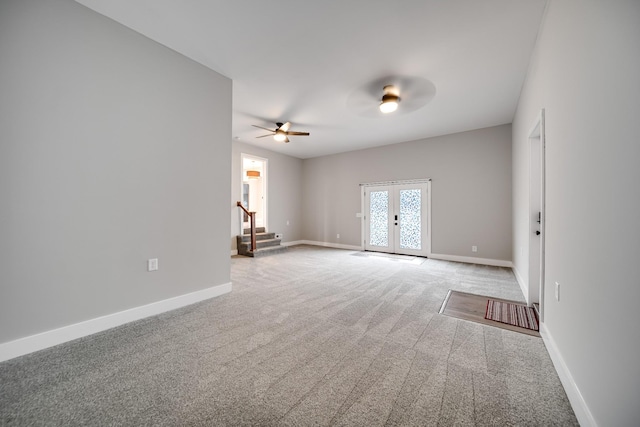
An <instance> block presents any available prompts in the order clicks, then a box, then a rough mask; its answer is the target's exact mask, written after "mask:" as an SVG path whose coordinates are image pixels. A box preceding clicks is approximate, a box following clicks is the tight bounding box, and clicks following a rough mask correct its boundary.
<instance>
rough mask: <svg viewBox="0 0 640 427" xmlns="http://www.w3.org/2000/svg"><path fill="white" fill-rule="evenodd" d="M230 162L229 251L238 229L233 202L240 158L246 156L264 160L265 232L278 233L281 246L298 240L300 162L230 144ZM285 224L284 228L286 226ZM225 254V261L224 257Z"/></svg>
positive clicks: (237, 194) (238, 214)
mask: <svg viewBox="0 0 640 427" xmlns="http://www.w3.org/2000/svg"><path fill="white" fill-rule="evenodd" d="M232 151H233V155H232V159H231V243H230V245H231V251H235V250H236V249H237V247H236V236H237V235H238V234H239V233H240V229H241V220H242V217H241V211H240V208H238V207H237V206H236V202H237V201H239V200H241V195H242V158H241V155H242V154H243V153H244V154H249V155H252V156H256V157H261V158H264V159H267V161H268V162H267V169H268V170H267V223H268V224H267V225H268V229H267V231H269V232H272V233H282V234H283V239H282V242H283V243H287V242H295V241H298V240H300V239H301V238H302V221H301V214H302V184H301V181H302V160H300V159H298V158H295V157H291V156H287V155H285V154H280V153H276V152H273V151H270V150H266V149H263V148H260V147H257V146H255V145H251V144H246V143H244V142H240V141H234V142H233V144H232ZM287 221H288V224H287ZM228 256H229V255H228V253H227V257H228Z"/></svg>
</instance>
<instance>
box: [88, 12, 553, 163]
mask: <svg viewBox="0 0 640 427" xmlns="http://www.w3.org/2000/svg"><path fill="white" fill-rule="evenodd" d="M77 1H78V2H79V3H82V4H84V5H86V6H88V7H90V8H92V9H94V10H96V11H97V12H99V13H101V14H104V15H106V16H108V17H110V18H112V19H114V20H115V21H118V22H120V23H122V24H124V25H126V26H128V27H130V28H132V29H134V30H136V31H138V32H139V33H141V34H144V35H145V36H147V37H149V38H151V39H153V40H156V41H157V42H159V43H161V44H163V45H165V46H167V47H169V48H171V49H174V50H176V51H178V52H180V53H182V54H183V55H185V56H187V57H189V58H191V59H193V60H195V61H197V62H199V63H201V64H203V65H205V66H207V67H209V68H211V69H213V70H215V71H217V72H219V73H221V74H223V75H225V76H227V77H229V78H231V79H233V125H232V126H233V130H232V132H233V137H234V138H235V139H237V140H240V141H243V142H247V143H250V144H255V145H257V146H260V147H263V148H267V149H270V150H273V151H277V152H281V153H284V154H288V155H291V156H295V157H299V158H310V157H316V156H321V155H326V154H332V153H339V152H344V151H351V150H357V149H361V148H367V147H374V146H380V145H387V144H393V143H398V142H403V141H410V140H415V139H421V138H425V137H431V136H437V135H445V134H449V133H455V132H461V131H466V130H472V129H478V128H484V127H488V126H495V125H500V124H504V123H511V120H512V118H513V115H514V113H515V108H516V104H517V101H518V97H519V95H520V88H521V86H522V83H523V81H524V77H525V74H526V71H527V66H528V63H529V58H530V56H531V53H532V50H533V47H534V44H535V39H536V35H537V32H538V28H539V26H540V21H541V19H542V15H543V11H544V7H545V0H446V1H445V0H397V1H389V0H322V1H310V0H270V1H265V0H180V1H176V0H77ZM387 76H389V77H390V80H391V77H397V76H405V77H408V78H420V79H421V81H424V79H426V80H428V81H430V82H431V83H433V85H435V90H436V93H435V96H434V97H433V99H431V101H429V102H428V103H426V105H424V106H422V107H421V108H415V107H414V108H407V109H405V110H404V111H403V109H402V107H403V104H402V102H401V103H400V107H399V109H398V111H397V112H396V113H392V114H389V115H383V114H382V113H374V114H372V113H371V111H375V108H377V104H378V103H379V101H378V100H377V99H376V98H374V97H373V96H371V108H372V109H373V110H368V111H367V113H366V114H365V113H363V111H361V110H358V109H357V108H354V104H353V102H352V101H353V100H354V99H357V100H359V101H360V102H362V99H366V98H363V96H364V95H363V90H364V89H363V87H364V86H366V85H370V84H372V82H381V81H384V80H385V79H384V78H385V77H387ZM403 95H405V96H408V97H409V98H410V94H407V93H405V94H403V93H400V96H401V97H403ZM379 97H382V87H380V93H379ZM405 99H406V98H405ZM405 105H407V106H408V105H409V103H408V101H407V104H405ZM407 110H410V111H407ZM286 121H290V122H291V123H292V126H291V130H293V131H306V132H310V133H311V135H310V136H298V137H295V136H292V137H290V140H291V142H290V143H288V144H285V143H282V142H276V141H274V140H273V139H272V138H270V137H268V138H261V139H256V138H255V137H256V136H259V135H263V134H264V133H265V132H263V131H261V130H260V129H256V128H254V127H252V126H251V125H259V126H264V127H268V128H275V124H274V123H275V122H286Z"/></svg>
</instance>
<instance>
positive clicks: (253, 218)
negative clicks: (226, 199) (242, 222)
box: [236, 202, 256, 252]
mask: <svg viewBox="0 0 640 427" xmlns="http://www.w3.org/2000/svg"><path fill="white" fill-rule="evenodd" d="M236 205H237V206H238V207H239V208H240V209H242V210H243V211H244V213H246V214H247V215H248V216H249V220H250V221H251V252H253V251H255V250H256V213H255V212H249V211H248V210H247V209H246V208H245V207H244V206H242V203H240V202H236ZM243 233H244V231H243Z"/></svg>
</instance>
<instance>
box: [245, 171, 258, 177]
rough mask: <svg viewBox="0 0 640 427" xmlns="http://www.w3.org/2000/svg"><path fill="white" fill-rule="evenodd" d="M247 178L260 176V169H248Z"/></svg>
mask: <svg viewBox="0 0 640 427" xmlns="http://www.w3.org/2000/svg"><path fill="white" fill-rule="evenodd" d="M247 178H249V179H258V178H260V171H247Z"/></svg>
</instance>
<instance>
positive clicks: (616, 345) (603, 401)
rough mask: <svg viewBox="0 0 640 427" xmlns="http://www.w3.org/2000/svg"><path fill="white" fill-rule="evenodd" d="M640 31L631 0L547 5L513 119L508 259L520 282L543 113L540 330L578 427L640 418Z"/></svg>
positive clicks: (639, 14)
mask: <svg viewBox="0 0 640 427" xmlns="http://www.w3.org/2000/svg"><path fill="white" fill-rule="evenodd" d="M639 24H640V2H638V1H621V0H616V1H607V2H598V1H583V0H563V1H557V0H551V1H550V2H549V4H548V8H547V12H546V18H545V20H544V24H543V27H542V28H541V33H540V35H539V39H538V43H537V47H536V50H535V53H534V55H533V57H532V60H531V64H530V69H529V74H528V77H527V79H526V83H525V85H524V87H523V91H522V95H521V98H520V102H519V104H518V109H517V113H516V116H515V119H514V123H513V143H514V151H513V171H514V219H515V220H514V245H513V247H514V263H515V267H516V268H517V269H518V270H519V272H520V275H521V276H522V277H524V278H527V277H528V268H529V266H528V265H527V261H526V260H527V257H528V249H527V246H528V238H529V234H528V233H529V228H528V225H527V222H526V221H525V218H526V217H527V215H528V211H527V209H528V199H529V195H528V191H529V187H528V164H529V163H528V162H529V160H528V139H527V137H528V133H529V130H530V127H531V125H532V124H533V122H534V120H535V117H536V115H537V114H538V113H539V110H540V109H541V108H544V109H545V117H546V184H547V185H546V219H547V221H546V274H545V300H544V304H545V319H544V320H545V322H544V328H545V329H546V331H547V334H548V337H549V338H550V339H549V340H547V342H548V343H552V344H553V345H554V346H555V347H552V348H551V351H552V352H557V354H558V355H559V356H560V359H561V361H562V364H563V365H564V366H562V364H561V365H556V366H559V368H560V371H566V374H567V376H566V377H567V381H568V382H566V383H565V388H568V389H569V390H570V391H571V390H572V389H574V388H575V390H577V393H575V394H574V399H573V401H572V403H573V404H574V409H576V412H577V414H578V416H579V420H580V422H581V423H582V424H583V425H591V424H596V425H601V426H628V425H638V424H639V422H640V406H638V397H639V396H640V364H638V362H637V359H638V354H640V332H639V329H638V327H637V325H638V321H637V304H638V301H640V279H639V277H640V269H639V268H638V260H639V259H640V222H639V221H638V212H640V196H639V195H640V194H639V191H638V183H640V167H638V165H639V164H640V144H638V129H639V128H638V117H640V83H639V80H638V76H640V25H639ZM521 248H522V249H521ZM521 250H522V254H521ZM555 282H558V283H559V284H560V299H559V301H558V300H556V298H555ZM561 377H562V375H561ZM568 385H569V387H568ZM571 394H572V393H569V395H570V396H571Z"/></svg>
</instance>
